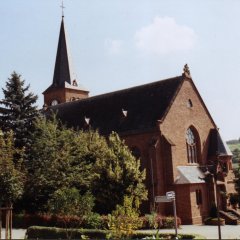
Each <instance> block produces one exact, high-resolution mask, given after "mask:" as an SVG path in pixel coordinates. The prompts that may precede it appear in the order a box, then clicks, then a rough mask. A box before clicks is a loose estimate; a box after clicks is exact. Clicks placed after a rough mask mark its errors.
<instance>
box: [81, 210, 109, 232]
mask: <svg viewBox="0 0 240 240" xmlns="http://www.w3.org/2000/svg"><path fill="white" fill-rule="evenodd" d="M106 226H107V224H106V225H105V227H106ZM82 227H83V228H87V229H104V219H103V218H102V217H101V215H99V214H98V213H92V214H90V215H88V216H87V217H86V218H85V219H84V220H83V224H82Z"/></svg>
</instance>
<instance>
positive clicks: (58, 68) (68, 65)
mask: <svg viewBox="0 0 240 240" xmlns="http://www.w3.org/2000/svg"><path fill="white" fill-rule="evenodd" d="M74 80H75V81H76V82H77V76H76V74H75V72H74V69H73V64H72V59H71V55H70V49H69V45H68V41H67V34H66V31H65V26H64V18H62V22H61V27H60V34H59V40H58V48H57V55H56V61H55V68H54V75H53V82H52V85H51V86H50V87H49V88H48V89H46V90H45V91H44V92H46V91H49V90H51V89H53V88H74V89H76V88H77V89H79V90H83V91H88V90H87V89H86V88H84V87H83V86H81V85H79V83H77V85H78V86H77V87H76V86H73V81H74Z"/></svg>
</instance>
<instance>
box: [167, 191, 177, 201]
mask: <svg viewBox="0 0 240 240" xmlns="http://www.w3.org/2000/svg"><path fill="white" fill-rule="evenodd" d="M166 197H167V199H175V192H174V191H171V192H166Z"/></svg>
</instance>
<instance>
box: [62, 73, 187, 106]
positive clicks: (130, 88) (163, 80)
mask: <svg viewBox="0 0 240 240" xmlns="http://www.w3.org/2000/svg"><path fill="white" fill-rule="evenodd" d="M176 79H181V80H182V79H183V76H182V75H179V76H176V77H172V78H167V79H162V80H158V81H154V82H151V83H145V84H142V85H138V86H134V87H129V88H124V89H120V90H116V91H113V92H107V93H103V94H99V95H95V96H90V97H88V98H84V99H79V100H76V101H73V102H65V103H61V104H58V106H59V105H64V104H71V103H72V104H74V103H77V102H88V101H91V100H95V99H96V98H104V97H110V96H112V95H115V94H118V93H121V92H122V93H123V92H127V91H131V90H135V89H136V90H137V89H141V88H146V87H151V86H153V85H155V84H160V83H164V82H167V81H170V80H176Z"/></svg>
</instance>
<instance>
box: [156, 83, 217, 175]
mask: <svg viewBox="0 0 240 240" xmlns="http://www.w3.org/2000/svg"><path fill="white" fill-rule="evenodd" d="M189 99H191V101H192V104H193V106H192V107H191V108H189V107H188V106H187V103H188V100H189ZM190 126H193V127H194V128H195V129H196V131H197V132H198V134H199V147H200V149H199V151H200V161H201V163H200V164H206V160H207V151H208V140H207V139H208V135H209V131H210V129H211V128H214V127H215V125H214V123H213V122H212V120H211V118H210V117H209V115H208V113H207V111H206V109H205V108H204V107H203V104H202V102H201V100H200V98H199V97H198V95H197V94H196V92H195V90H194V89H193V86H192V84H191V82H190V81H184V83H183V85H182V87H181V89H180V91H179V93H178V95H177V97H176V98H175V100H174V102H173V104H172V106H171V108H170V110H169V112H168V114H167V116H166V118H165V119H164V121H163V123H162V124H161V125H160V129H161V132H162V134H163V135H164V136H166V137H167V138H168V139H170V140H171V141H172V142H173V143H174V145H175V146H176V148H175V151H174V152H172V154H173V156H172V161H173V174H174V179H176V176H177V169H176V167H177V166H179V165H188V160H187V151H186V138H185V136H186V131H187V129H188V128H189V127H190Z"/></svg>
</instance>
